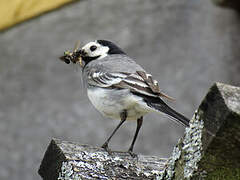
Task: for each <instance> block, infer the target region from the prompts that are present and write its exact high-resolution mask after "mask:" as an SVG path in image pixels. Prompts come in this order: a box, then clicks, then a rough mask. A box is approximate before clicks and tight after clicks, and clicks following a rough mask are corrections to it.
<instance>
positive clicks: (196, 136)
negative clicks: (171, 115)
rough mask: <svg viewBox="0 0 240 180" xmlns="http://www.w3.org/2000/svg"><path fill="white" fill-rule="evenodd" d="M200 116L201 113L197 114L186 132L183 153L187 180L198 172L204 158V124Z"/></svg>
mask: <svg viewBox="0 0 240 180" xmlns="http://www.w3.org/2000/svg"><path fill="white" fill-rule="evenodd" d="M199 114H200V112H198V111H196V112H195V114H194V117H193V118H192V119H191V121H190V124H189V127H188V128H186V130H185V137H184V140H183V151H184V162H185V166H184V178H186V179H189V178H190V177H191V176H192V175H193V173H194V171H195V170H197V168H198V166H197V163H198V162H199V161H200V160H201V157H202V132H203V127H204V123H203V120H202V119H201V118H200V115H199Z"/></svg>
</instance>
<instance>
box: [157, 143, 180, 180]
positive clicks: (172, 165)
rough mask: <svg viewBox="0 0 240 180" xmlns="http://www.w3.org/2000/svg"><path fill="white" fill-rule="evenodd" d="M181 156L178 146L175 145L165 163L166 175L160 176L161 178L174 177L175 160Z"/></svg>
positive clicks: (169, 178)
mask: <svg viewBox="0 0 240 180" xmlns="http://www.w3.org/2000/svg"><path fill="white" fill-rule="evenodd" d="M180 156H181V150H180V149H179V147H178V146H175V147H174V149H173V152H172V156H171V157H170V158H169V160H168V163H167V168H166V175H165V176H161V179H163V177H164V179H167V180H171V179H172V178H173V177H174V174H175V164H176V161H177V160H178V159H179V158H180Z"/></svg>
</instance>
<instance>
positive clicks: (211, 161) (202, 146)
mask: <svg viewBox="0 0 240 180" xmlns="http://www.w3.org/2000/svg"><path fill="white" fill-rule="evenodd" d="M239 132H240V87H234V86H229V85H225V84H221V83H216V84H214V85H213V86H212V87H211V89H210V90H209V92H208V94H207V95H206V97H205V99H204V100H203V102H202V103H201V105H200V106H199V109H198V110H197V111H196V113H195V114H194V116H193V118H192V119H191V121H190V126H189V128H186V130H185V136H184V138H183V139H182V140H180V142H179V143H178V145H177V146H176V148H175V149H177V151H176V150H175V151H174V152H173V155H172V156H171V157H170V161H169V162H170V163H169V165H167V168H166V170H165V173H164V174H165V175H164V176H163V179H164V178H165V179H176V180H182V179H224V180H232V179H239V178H240V154H239V152H240V146H239V143H240V133H239ZM176 154H177V158H176Z"/></svg>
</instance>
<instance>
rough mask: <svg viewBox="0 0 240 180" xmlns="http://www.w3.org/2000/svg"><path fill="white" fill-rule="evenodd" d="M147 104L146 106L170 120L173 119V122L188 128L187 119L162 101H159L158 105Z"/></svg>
mask: <svg viewBox="0 0 240 180" xmlns="http://www.w3.org/2000/svg"><path fill="white" fill-rule="evenodd" d="M146 102H147V101H146ZM147 104H148V106H150V107H152V108H154V109H156V110H158V111H160V112H163V113H165V114H167V115H169V116H170V117H171V118H173V120H175V121H177V122H178V123H180V124H182V125H184V126H189V119H188V118H186V117H185V116H183V115H182V114H180V113H178V112H176V111H175V110H173V109H172V108H170V107H169V106H168V105H167V104H166V103H165V102H163V100H161V99H160V102H159V103H152V102H147Z"/></svg>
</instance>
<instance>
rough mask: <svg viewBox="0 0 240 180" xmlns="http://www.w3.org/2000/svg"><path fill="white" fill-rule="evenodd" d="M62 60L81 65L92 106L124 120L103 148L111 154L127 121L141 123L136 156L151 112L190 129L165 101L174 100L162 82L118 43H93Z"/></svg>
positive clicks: (185, 119)
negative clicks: (112, 142) (111, 144)
mask: <svg viewBox="0 0 240 180" xmlns="http://www.w3.org/2000/svg"><path fill="white" fill-rule="evenodd" d="M60 59H62V60H64V61H65V62H66V63H68V64H69V63H70V62H73V63H76V62H79V63H80V65H81V66H82V74H83V76H82V77H83V81H84V82H85V83H86V84H87V94H88V97H89V99H90V101H91V102H92V104H93V105H94V106H95V108H96V109H97V110H98V111H100V112H101V113H102V114H103V115H104V116H107V117H110V118H112V119H120V120H121V121H120V123H119V124H118V126H117V127H116V128H115V129H114V131H113V132H112V134H111V135H110V136H109V138H108V139H107V140H106V142H105V143H104V144H103V145H102V147H103V148H104V149H105V150H107V151H108V152H110V149H109V148H108V143H109V141H110V140H111V138H112V136H113V135H114V134H115V132H116V131H117V130H118V129H119V127H120V126H121V125H122V124H123V123H124V122H125V121H126V120H137V128H136V131H135V135H134V138H133V140H132V143H131V145H130V148H129V149H128V152H129V153H130V154H131V155H132V154H133V146H134V143H135V141H136V138H137V135H138V132H139V130H140V128H141V126H142V122H143V116H144V115H145V114H147V113H149V112H163V113H165V114H167V115H169V116H170V117H171V118H172V119H174V120H175V121H177V122H179V123H181V124H182V125H185V126H188V124H189V119H187V118H186V117H184V116H183V115H181V114H179V113H178V112H176V111H175V110H173V109H172V108H170V107H169V106H168V105H167V104H166V103H165V102H164V101H163V99H164V98H165V99H169V100H172V98H171V97H169V96H168V95H166V94H164V93H163V92H162V91H161V90H160V88H159V86H158V82H157V81H156V80H154V79H153V78H152V76H151V74H148V73H147V72H146V71H145V70H144V69H143V68H142V67H141V66H140V65H138V64H137V63H136V62H135V61H134V60H133V59H131V58H130V57H128V56H127V55H126V53H125V52H124V51H123V50H122V49H120V48H119V47H118V46H116V45H115V44H114V43H112V42H110V41H107V40H96V41H93V42H89V43H87V44H86V45H85V46H83V47H82V48H81V49H79V50H78V49H76V50H75V51H74V52H72V53H70V52H65V55H64V56H62V57H61V58H60Z"/></svg>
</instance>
